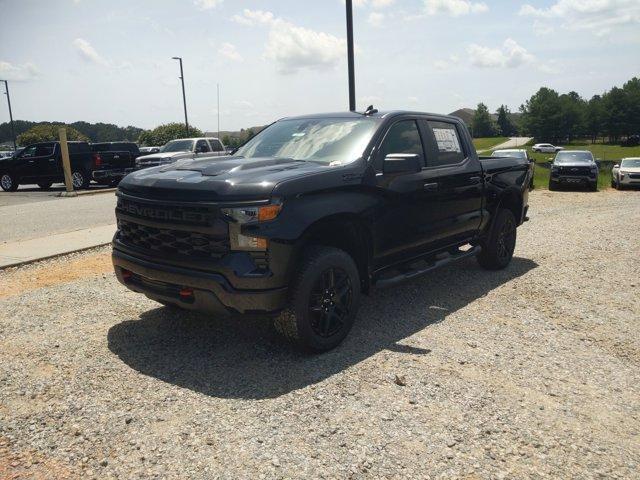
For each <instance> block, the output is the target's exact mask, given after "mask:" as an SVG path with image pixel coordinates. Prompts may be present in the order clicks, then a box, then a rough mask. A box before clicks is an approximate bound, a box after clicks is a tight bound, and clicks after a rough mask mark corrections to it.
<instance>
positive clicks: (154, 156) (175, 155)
mask: <svg viewBox="0 0 640 480" xmlns="http://www.w3.org/2000/svg"><path fill="white" fill-rule="evenodd" d="M186 155H190V152H166V153H151V154H149V155H142V156H140V157H138V158H140V159H142V160H145V161H146V160H165V159H167V158H169V159H173V158H180V157H184V156H186Z"/></svg>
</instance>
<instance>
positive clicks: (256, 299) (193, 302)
mask: <svg viewBox="0 0 640 480" xmlns="http://www.w3.org/2000/svg"><path fill="white" fill-rule="evenodd" d="M112 260H113V266H114V269H115V273H116V277H117V278H118V280H119V281H120V283H122V284H123V285H124V286H125V287H127V288H128V289H130V290H133V291H134V292H139V293H143V294H144V295H146V296H147V297H149V298H150V299H152V300H156V301H160V302H164V303H171V304H175V305H179V306H180V307H183V308H186V309H189V310H198V311H202V312H207V313H213V314H218V315H220V314H223V315H224V314H226V315H229V314H238V313H240V314H274V313H277V312H278V311H279V310H281V309H282V308H284V305H285V303H286V300H287V288H286V287H281V288H275V289H260V290H241V289H237V288H234V287H233V286H232V285H231V284H230V283H229V281H228V280H227V279H226V278H225V277H224V276H223V275H221V274H218V273H209V272H202V271H198V270H192V269H187V268H182V267H175V266H169V265H164V264H159V263H155V262H151V261H148V260H142V259H140V258H136V257H133V256H131V255H128V254H126V253H124V252H121V251H119V250H117V249H115V248H114V250H113V254H112ZM185 290H188V291H189V292H191V293H190V294H189V295H183V293H184V291H185Z"/></svg>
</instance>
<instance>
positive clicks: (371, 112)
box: [364, 105, 378, 115]
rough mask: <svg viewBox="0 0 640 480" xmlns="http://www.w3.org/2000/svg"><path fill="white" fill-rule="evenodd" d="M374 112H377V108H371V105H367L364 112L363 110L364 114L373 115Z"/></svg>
mask: <svg viewBox="0 0 640 480" xmlns="http://www.w3.org/2000/svg"><path fill="white" fill-rule="evenodd" d="M375 113H378V109H377V108H373V105H369V106H368V107H367V109H366V110H365V112H364V114H365V115H373V114H375Z"/></svg>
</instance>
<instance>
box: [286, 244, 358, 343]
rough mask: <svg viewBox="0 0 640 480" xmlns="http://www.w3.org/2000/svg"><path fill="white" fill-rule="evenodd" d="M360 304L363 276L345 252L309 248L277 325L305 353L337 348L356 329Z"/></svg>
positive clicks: (317, 247) (332, 249)
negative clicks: (354, 327)
mask: <svg viewBox="0 0 640 480" xmlns="http://www.w3.org/2000/svg"><path fill="white" fill-rule="evenodd" d="M359 305H360V276H359V274H358V268H357V267H356V264H355V262H354V261H353V259H352V258H351V256H350V255H349V254H347V253H346V252H344V251H343V250H339V249H337V248H332V247H322V246H312V247H308V248H307V251H306V252H305V254H304V257H303V260H302V264H301V265H300V267H299V270H298V273H297V275H295V276H294V277H293V280H292V282H291V287H290V291H289V301H288V304H287V306H286V308H285V309H284V310H283V311H282V312H281V313H280V314H279V315H278V316H277V317H276V318H275V321H274V325H275V327H276V330H278V331H279V332H280V334H282V335H283V336H284V337H285V338H286V339H287V340H289V341H290V342H291V343H293V344H294V345H296V346H297V347H298V348H301V349H302V350H306V351H313V352H325V351H327V350H331V349H332V348H335V347H337V346H338V345H339V344H340V343H341V342H342V341H343V340H344V339H345V337H346V336H347V334H348V333H349V331H350V330H351V327H352V326H353V323H354V320H355V318H356V314H357V312H358V307H359Z"/></svg>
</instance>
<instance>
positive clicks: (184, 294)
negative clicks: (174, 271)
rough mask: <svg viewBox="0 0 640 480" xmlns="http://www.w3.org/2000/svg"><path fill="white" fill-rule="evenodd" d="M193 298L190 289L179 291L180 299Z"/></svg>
mask: <svg viewBox="0 0 640 480" xmlns="http://www.w3.org/2000/svg"><path fill="white" fill-rule="evenodd" d="M191 297H193V290H192V289H190V288H183V289H181V290H180V298H184V299H187V298H191Z"/></svg>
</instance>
